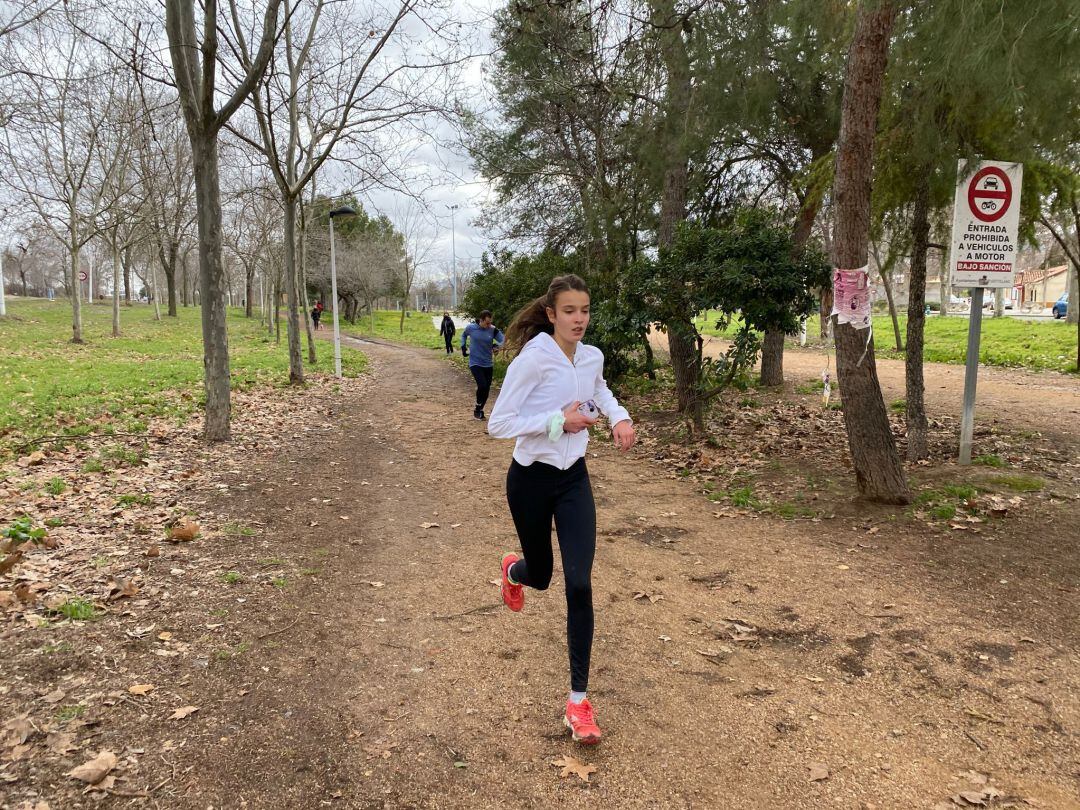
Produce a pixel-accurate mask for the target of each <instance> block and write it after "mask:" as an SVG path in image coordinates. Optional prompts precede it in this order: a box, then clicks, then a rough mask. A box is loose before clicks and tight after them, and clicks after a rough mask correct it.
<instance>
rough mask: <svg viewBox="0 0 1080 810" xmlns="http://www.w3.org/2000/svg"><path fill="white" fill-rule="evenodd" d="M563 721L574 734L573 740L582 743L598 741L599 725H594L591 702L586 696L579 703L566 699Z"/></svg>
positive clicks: (594, 718) (594, 717) (589, 743)
mask: <svg viewBox="0 0 1080 810" xmlns="http://www.w3.org/2000/svg"><path fill="white" fill-rule="evenodd" d="M563 722H564V723H566V727H567V728H568V729H570V731H571V733H572V734H573V735H574V742H579V743H581V744H582V745H596V744H597V743H598V742H600V726H598V725H596V716H595V715H594V714H593V707H592V704H591V703H589V701H588V698H586V699H585V700H583V701H581V703H574V702H573V701H570V700H568V701H566V714H565V715H564V716H563Z"/></svg>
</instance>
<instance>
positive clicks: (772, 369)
mask: <svg viewBox="0 0 1080 810" xmlns="http://www.w3.org/2000/svg"><path fill="white" fill-rule="evenodd" d="M761 384H762V385H783V384H784V332H783V330H781V329H766V330H765V342H764V343H763V344H762V347H761Z"/></svg>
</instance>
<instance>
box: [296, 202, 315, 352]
mask: <svg viewBox="0 0 1080 810" xmlns="http://www.w3.org/2000/svg"><path fill="white" fill-rule="evenodd" d="M307 245H308V242H307V220H306V219H305V218H304V217H303V216H301V217H300V262H299V264H298V267H297V279H296V283H297V286H299V287H300V304H301V312H300V315H301V317H302V318H303V319H304V331H305V332H306V333H307V350H308V363H310V364H311V365H315V363H317V362H318V359H319V358H318V355H317V354H316V353H315V324H314V323H312V320H311V300H310V299H309V298H308V292H307Z"/></svg>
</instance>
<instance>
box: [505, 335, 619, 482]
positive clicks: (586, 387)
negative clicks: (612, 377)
mask: <svg viewBox="0 0 1080 810" xmlns="http://www.w3.org/2000/svg"><path fill="white" fill-rule="evenodd" d="M590 399H591V400H593V401H594V402H596V404H597V406H598V407H599V408H600V411H601V413H603V414H604V416H606V417H607V419H608V422H610V423H611V425H613V426H614V425H617V424H618V423H619V422H622V421H623V420H626V419H629V418H630V414H628V413H627V412H626V408H624V407H622V406H621V405H620V404H619V402H618V400H616V399H615V395H614V394H612V393H611V390H610V389H609V388H608V387H607V383H606V382H605V381H604V353H603V352H602V351H600V350H599V349H597V348H596V347H595V346H587V345H585V344H583V343H579V344H578V345H577V348H576V350H575V353H574V359H573V361H572V362H571V360H570V359H569V358H567V356H566V355H565V354H564V353H563V350H562V349H560V348H559V344H558V343H556V342H555V338H553V337H552V336H551V335H549V334H548V333H546V332H541V333H540V334H539V335H537V336H536V337H534V338H533V339H532V340H530V341H529V342H528V343H526V344H525V346H524V347H523V348H522V350H521V353H520V354H518V356H517V357H516V358H514V360H513V362H511V363H510V367H509V368H508V369H507V371H506V379H505V380H504V381H503V384H502V389H501V390H500V391H499V398H498V399H497V400H496V402H495V407H494V408H493V409H492V411H491V417H490V418H489V419H488V433H489V434H490V435H491V436H493V437H495V438H496V439H517V444H516V446H515V447H514V459H515V460H516V461H517V463H518V464H521V465H524V466H528V465H529V464H532V463H533V462H534V461H542V462H544V463H545V464H550V465H551V466H553V467H558V468H559V469H560V470H566V469H569V467H570V466H571V465H572V464H573V463H574V462H575V461H577V460H578V459H579V458H581V457H582V456H584V455H585V449H586V448H587V447H588V445H589V431H588V430H582V431H579V432H578V433H563V435H562V436H560V437H559V438H558V439H556V440H555V441H554V442H553V441H551V440H550V439H549V438H548V428H549V427H550V424H551V418H552V417H553V416H555V415H556V414H560V413H562V412H563V411H564V410H565V409H566V408H567V407H569V406H570V405H571V404H572V403H574V402H577V401H580V402H585V401H587V400H590Z"/></svg>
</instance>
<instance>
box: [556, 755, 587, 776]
mask: <svg viewBox="0 0 1080 810" xmlns="http://www.w3.org/2000/svg"><path fill="white" fill-rule="evenodd" d="M551 765H552V767H555V768H562V771H560V772H559V776H560V777H561V778H562V779H565V778H566V777H568V776H570V774H574V775H575V776H577V777H578V778H579V779H580V780H581V781H582V782H588V781H589V775H590V774H593V773H596V771H597V767H596V766H595V765H590V764H588V763H585V762H581V761H579V760H577V759H574V757H572V756H569V755H567V756H562V757H559V758H558V759H556V760H553V761H552V763H551Z"/></svg>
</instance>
